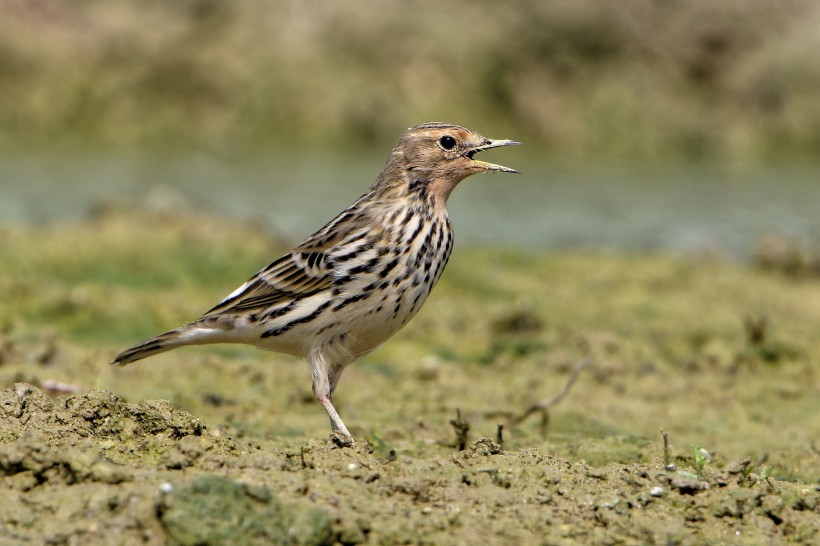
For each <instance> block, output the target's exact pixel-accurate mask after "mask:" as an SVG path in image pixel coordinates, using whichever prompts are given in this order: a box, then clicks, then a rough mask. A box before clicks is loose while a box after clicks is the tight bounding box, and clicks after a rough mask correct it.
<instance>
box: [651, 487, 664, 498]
mask: <svg viewBox="0 0 820 546" xmlns="http://www.w3.org/2000/svg"><path fill="white" fill-rule="evenodd" d="M664 493H665V491H664V490H663V487H661V486H659V485H656V486H655V487H653V488H652V489H650V490H649V494H650V495H652V496H653V497H662V496H663V494H664Z"/></svg>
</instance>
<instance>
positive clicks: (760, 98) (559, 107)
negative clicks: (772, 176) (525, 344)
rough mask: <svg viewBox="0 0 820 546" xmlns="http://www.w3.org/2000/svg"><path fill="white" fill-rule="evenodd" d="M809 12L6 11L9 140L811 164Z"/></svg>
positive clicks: (292, 7)
mask: <svg viewBox="0 0 820 546" xmlns="http://www.w3.org/2000/svg"><path fill="white" fill-rule="evenodd" d="M818 28H820V5H818V4H817V3H816V2H813V1H811V0H781V1H772V0H724V1H721V2H714V1H712V0H688V1H685V2H684V1H675V0H629V1H625V2H610V1H607V0H562V1H550V2H543V1H540V0H525V1H513V2H491V1H471V2H440V3H436V2H429V1H412V0H411V1H406V0H402V1H396V0H394V1H384V0H368V1H363V2H357V3H356V4H355V5H353V6H351V5H349V4H345V3H340V2H334V1H329V0H324V1H317V2H309V3H302V2H296V1H285V0H243V1H237V2H224V1H222V2H220V1H218V0H177V1H174V2H167V1H161V0H117V1H111V0H86V1H83V2H61V1H57V0H52V1H49V0H39V1H24V0H3V1H2V2H0V82H2V83H0V131H1V132H0V139H1V141H2V144H4V145H6V146H10V145H15V146H16V145H20V144H21V143H24V144H31V145H53V144H54V143H55V142H72V143H75V142H82V143H90V144H95V145H96V144H102V145H107V146H110V145H121V146H133V145H139V146H147V147H149V148H153V147H165V146H168V145H169V144H173V145H180V144H186V145H194V146H205V147H215V148H217V149H220V148H229V149H242V150H246V149H248V148H262V149H267V148H268V147H271V146H276V147H285V148H301V147H304V146H308V145H309V146H328V147H333V148H339V147H356V146H370V145H371V144H374V143H378V144H380V145H381V144H383V143H384V142H386V141H388V142H392V141H394V140H395V139H396V137H397V134H398V133H399V131H400V130H403V129H404V128H405V127H407V126H409V125H412V124H415V123H418V122H422V121H428V120H433V119H444V120H448V121H455V122H463V123H464V124H465V125H467V124H468V123H469V124H470V125H472V126H476V127H477V128H481V129H482V130H485V131H487V132H488V133H493V134H496V133H499V134H515V135H516V136H517V137H519V138H521V139H522V140H526V141H527V144H529V145H531V146H538V147H539V148H538V149H539V151H540V152H541V154H542V155H543V156H545V157H550V158H556V157H557V158H562V159H564V158H570V159H574V160H579V161H590V160H592V161H601V160H607V161H611V160H617V161H640V162H647V161H650V162H657V161H667V160H690V159H698V160H703V159H711V160H720V161H740V162H755V163H757V162H761V161H766V162H769V161H776V160H782V159H792V158H796V157H798V158H810V159H812V160H814V159H817V157H818V150H820V100H818V98H817V90H818V89H820V55H818V54H817V52H818V51H820V32H818Z"/></svg>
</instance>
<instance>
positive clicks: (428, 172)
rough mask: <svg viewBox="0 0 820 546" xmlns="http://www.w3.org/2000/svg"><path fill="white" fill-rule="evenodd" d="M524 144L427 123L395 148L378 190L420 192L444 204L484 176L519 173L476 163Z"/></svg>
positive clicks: (461, 128)
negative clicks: (460, 185)
mask: <svg viewBox="0 0 820 546" xmlns="http://www.w3.org/2000/svg"><path fill="white" fill-rule="evenodd" d="M516 144H520V142H516V141H514V140H493V139H489V138H486V137H483V136H481V135H480V134H478V133H474V132H473V131H470V130H469V129H465V128H464V127H460V126H458V125H450V124H447V123H425V124H423V125H418V126H416V127H412V128H411V129H408V130H407V132H406V133H404V136H402V137H401V140H399V143H398V144H396V147H395V148H393V151H392V152H391V153H390V157H389V158H388V160H387V163H386V164H385V166H384V170H383V171H382V174H381V175H380V176H379V180H378V181H377V182H376V184H375V186H377V187H379V186H380V187H381V188H382V189H388V188H389V189H390V190H392V191H396V190H398V191H402V190H408V191H411V190H413V189H418V190H421V191H425V192H427V193H428V194H430V195H433V196H434V197H436V198H437V200H438V198H442V201H441V203H442V204H444V203H446V201H447V198H448V197H449V196H450V192H452V191H453V188H455V187H456V185H457V184H458V183H459V182H461V181H462V180H464V179H465V178H467V177H468V176H470V175H473V174H477V173H483V172H505V173H517V172H518V171H516V170H515V169H511V168H509V167H504V166H502V165H496V164H494V163H487V162H485V161H479V160H478V159H475V157H474V156H475V155H476V154H478V153H479V152H483V151H484V150H489V149H490V148H498V147H500V146H512V145H516Z"/></svg>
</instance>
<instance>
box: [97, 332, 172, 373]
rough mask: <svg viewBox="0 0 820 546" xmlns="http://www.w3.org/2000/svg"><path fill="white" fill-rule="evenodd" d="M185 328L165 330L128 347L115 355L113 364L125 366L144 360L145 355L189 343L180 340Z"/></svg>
mask: <svg viewBox="0 0 820 546" xmlns="http://www.w3.org/2000/svg"><path fill="white" fill-rule="evenodd" d="M183 328H184V327H183ZM183 328H178V329H176V330H171V331H170V332H165V333H164V334H160V335H158V336H156V337H152V338H151V339H149V340H148V341H143V342H142V343H140V344H139V345H135V346H133V347H131V348H130V349H126V350H124V351H123V352H121V353H120V354H118V355H117V356H115V357H114V360H112V361H111V364H116V365H118V366H125V365H126V364H130V363H131V362H134V361H136V360H142V359H143V358H145V357H148V356H152V355H155V354H159V353H164V352H165V351H170V350H171V349H175V348H177V347H180V346H182V345H187V344H188V343H184V342H182V340H180V335H181V334H182V332H183Z"/></svg>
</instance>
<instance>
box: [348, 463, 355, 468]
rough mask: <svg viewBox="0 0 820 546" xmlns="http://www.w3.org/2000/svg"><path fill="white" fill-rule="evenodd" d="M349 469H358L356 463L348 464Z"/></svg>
mask: <svg viewBox="0 0 820 546" xmlns="http://www.w3.org/2000/svg"><path fill="white" fill-rule="evenodd" d="M347 469H348V470H356V463H350V464H349V465H347Z"/></svg>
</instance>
